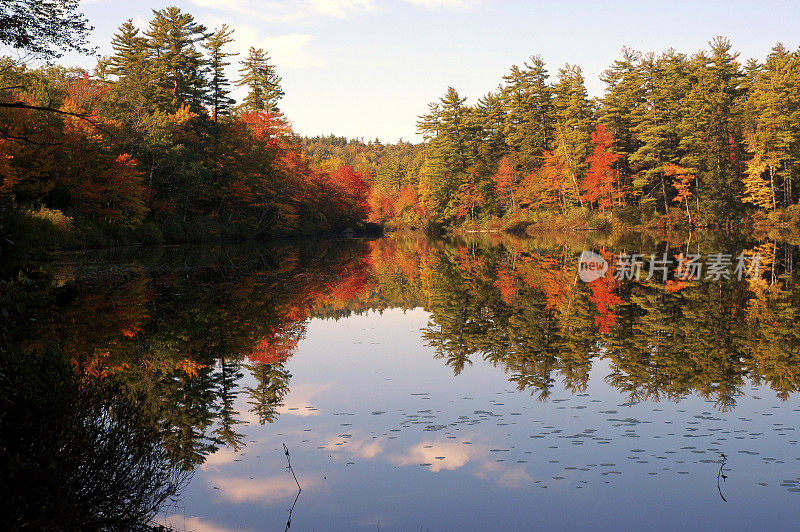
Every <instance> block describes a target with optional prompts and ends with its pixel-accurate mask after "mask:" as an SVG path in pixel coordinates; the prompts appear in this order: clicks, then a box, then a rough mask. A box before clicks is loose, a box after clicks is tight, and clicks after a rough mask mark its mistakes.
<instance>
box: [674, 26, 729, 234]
mask: <svg viewBox="0 0 800 532" xmlns="http://www.w3.org/2000/svg"><path fill="white" fill-rule="evenodd" d="M709 44H710V45H711V50H710V53H707V52H700V53H698V54H697V55H695V56H694V57H693V58H692V61H691V72H690V78H691V80H692V88H691V90H690V91H689V93H688V94H687V95H686V98H685V100H684V101H683V102H682V105H681V113H682V117H683V127H682V131H681V133H682V134H681V135H680V137H681V149H682V150H683V151H685V155H684V158H683V159H682V160H681V162H680V164H681V166H684V167H686V168H688V169H689V170H690V171H692V172H693V173H695V174H696V175H697V189H698V194H699V198H700V199H699V201H700V204H701V211H702V213H703V214H705V215H707V216H708V217H709V219H710V220H711V221H715V222H718V223H719V222H725V223H728V222H729V221H730V219H729V215H730V213H734V212H736V210H737V208H738V205H739V203H740V200H741V195H742V194H741V192H742V180H741V175H742V172H743V171H744V165H743V159H744V154H743V153H742V146H741V131H740V128H741V126H740V124H741V116H740V115H741V106H740V105H738V102H739V101H740V98H741V96H742V78H743V74H742V70H741V66H740V65H739V62H738V61H737V60H736V58H737V57H738V55H739V54H738V53H734V52H732V51H731V48H732V46H731V43H730V41H729V40H728V39H726V38H723V37H717V38H716V39H714V40H713V41H711V43H709Z"/></svg>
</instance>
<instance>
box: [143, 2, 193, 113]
mask: <svg viewBox="0 0 800 532" xmlns="http://www.w3.org/2000/svg"><path fill="white" fill-rule="evenodd" d="M146 35H147V37H148V38H149V40H148V48H149V52H150V62H151V63H152V68H153V84H154V92H155V95H154V98H155V100H156V103H157V104H158V106H159V108H161V109H162V110H165V111H168V112H175V111H177V110H178V109H180V108H181V106H183V105H185V104H188V105H189V107H190V108H191V109H192V110H193V111H195V112H199V111H201V110H202V109H203V102H204V101H205V100H206V80H205V67H206V61H205V60H204V58H203V55H202V54H201V53H200V51H199V50H198V44H199V45H202V44H203V43H204V42H205V40H206V38H207V37H208V36H207V34H206V27H205V26H203V25H202V24H199V23H197V22H195V20H194V17H193V16H192V15H190V14H188V13H183V12H182V11H181V10H180V9H178V8H177V7H167V8H165V9H161V10H157V11H156V10H153V20H152V21H151V22H150V29H149V30H148V31H147V32H146Z"/></svg>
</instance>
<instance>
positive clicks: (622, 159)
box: [312, 37, 800, 227]
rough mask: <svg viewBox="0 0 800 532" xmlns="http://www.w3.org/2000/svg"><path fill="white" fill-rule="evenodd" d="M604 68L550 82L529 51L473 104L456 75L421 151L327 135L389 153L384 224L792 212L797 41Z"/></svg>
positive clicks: (641, 58)
mask: <svg viewBox="0 0 800 532" xmlns="http://www.w3.org/2000/svg"><path fill="white" fill-rule="evenodd" d="M601 79H602V80H603V82H604V83H605V84H606V90H605V93H604V94H603V95H602V97H600V98H595V99H590V98H589V97H588V96H587V92H586V88H585V86H584V77H583V74H582V72H581V69H580V68H579V67H577V66H574V65H566V66H564V67H563V68H561V69H559V70H558V73H557V76H556V77H555V80H552V79H551V77H550V75H549V74H548V71H547V69H546V67H545V63H544V60H543V59H542V58H541V57H539V56H533V57H531V58H530V60H528V61H527V62H525V63H523V65H522V66H517V65H515V66H512V67H511V70H510V72H509V73H508V74H507V75H506V76H504V77H503V81H502V84H501V85H500V86H499V88H498V90H497V91H495V92H491V93H489V94H486V95H484V96H483V97H481V98H479V99H478V100H477V102H476V103H475V104H474V105H468V104H467V102H466V98H464V97H463V96H461V95H460V94H459V93H458V92H457V91H456V90H455V89H454V88H452V87H449V88H448V89H447V91H446V93H445V95H444V96H443V97H442V98H440V99H439V101H437V102H434V103H431V104H430V109H429V111H428V113H427V114H425V115H424V116H422V117H420V120H419V123H418V126H419V130H420V132H421V133H422V134H423V135H424V137H425V139H426V142H425V144H424V147H423V148H422V149H417V147H414V146H406V145H404V144H401V145H399V146H394V147H384V146H381V145H379V144H375V143H370V144H369V145H363V143H361V146H359V145H358V143H355V144H347V143H344V144H343V143H341V142H339V143H334V142H333V141H334V140H336V139H335V138H331V139H316V143H319V142H321V141H327V143H328V144H329V145H330V146H331V147H334V148H336V150H338V152H339V153H343V152H344V153H353V154H354V155H353V159H352V160H351V161H352V162H353V164H358V162H361V161H362V160H364V161H367V162H369V161H370V158H371V156H372V154H378V155H380V160H379V162H378V164H377V167H370V166H369V165H368V164H367V169H371V170H374V172H375V175H376V179H375V186H374V187H373V190H372V191H371V193H370V207H371V216H372V219H373V220H375V221H378V222H381V223H385V224H389V225H396V226H409V225H422V226H424V225H430V224H434V225H444V226H453V225H461V224H464V223H473V224H484V225H485V224H487V223H495V224H500V225H503V226H505V227H510V226H513V225H514V224H518V223H519V224H526V223H530V222H539V223H541V222H542V221H547V220H551V221H552V220H555V222H554V223H555V224H561V226H564V227H569V226H581V225H585V224H587V223H589V224H595V225H596V226H599V227H602V226H604V225H606V226H607V225H610V224H614V223H622V224H626V225H629V226H630V225H645V226H647V225H651V226H656V225H667V226H670V227H675V226H688V225H695V226H696V225H714V226H730V225H735V224H739V223H740V222H742V221H745V220H746V221H749V222H752V221H756V222H768V223H770V222H771V223H773V225H780V224H784V225H785V224H787V223H791V222H792V220H794V223H796V222H797V220H798V214H799V213H800V211H799V208H798V206H797V199H798V191H797V189H798V176H799V175H800V164H798V163H800V53H798V52H797V51H790V50H787V49H786V48H785V47H784V46H783V45H780V44H779V45H776V46H775V47H774V48H773V49H772V52H771V53H770V54H769V56H768V57H767V58H766V60H765V61H763V62H758V61H756V60H749V61H747V62H746V63H744V64H743V63H742V62H740V61H739V60H738V54H737V53H735V52H733V51H732V47H731V43H730V42H729V41H728V40H727V39H725V38H721V37H720V38H716V39H714V40H713V41H711V42H710V43H709V50H707V51H701V52H697V53H695V54H694V55H691V56H690V55H686V54H683V53H679V52H677V51H675V50H669V51H667V52H664V53H662V54H654V53H647V54H643V53H640V52H637V51H634V50H631V49H628V48H623V50H622V53H621V57H620V58H619V59H617V60H616V61H614V63H613V64H612V65H611V66H610V67H609V68H608V69H607V70H606V71H605V72H603V74H602V77H601ZM313 144H315V143H313V142H312V146H313ZM314 149H315V150H317V151H320V150H319V148H318V147H314ZM338 156H339V157H341V155H338Z"/></svg>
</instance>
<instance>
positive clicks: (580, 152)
mask: <svg viewBox="0 0 800 532" xmlns="http://www.w3.org/2000/svg"><path fill="white" fill-rule="evenodd" d="M553 105H554V107H555V114H556V140H555V144H554V146H553V149H554V151H556V152H558V154H559V156H560V157H561V158H562V160H563V162H564V167H565V170H566V172H567V174H568V178H569V179H570V180H571V181H572V187H570V189H569V192H568V195H569V198H568V200H566V203H573V202H574V201H575V200H577V201H578V202H579V203H580V204H581V206H582V205H583V199H582V197H581V193H580V186H579V183H580V181H581V180H582V179H583V176H584V175H585V173H586V167H587V165H586V160H587V158H588V156H589V153H590V149H591V148H590V146H589V142H590V139H591V131H592V107H591V104H590V103H589V99H588V98H587V94H586V87H585V86H584V83H583V74H582V73H581V69H580V67H577V66H573V65H566V66H565V67H564V68H562V69H560V70H559V72H558V83H557V84H556V87H555V98H554V100H553Z"/></svg>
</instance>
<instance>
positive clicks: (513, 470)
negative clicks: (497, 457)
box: [477, 462, 533, 489]
mask: <svg viewBox="0 0 800 532" xmlns="http://www.w3.org/2000/svg"><path fill="white" fill-rule="evenodd" d="M477 476H478V477H479V478H491V479H493V480H494V482H495V483H496V484H497V485H498V486H500V487H503V488H509V489H516V488H521V487H523V486H526V485H528V484H530V483H531V482H533V478H531V476H530V475H529V474H528V472H527V471H525V468H524V466H522V465H521V464H514V465H506V464H502V463H500V462H486V463H485V464H483V465H482V466H481V467H480V469H479V470H478V472H477Z"/></svg>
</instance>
